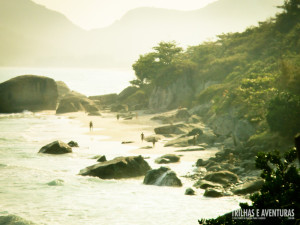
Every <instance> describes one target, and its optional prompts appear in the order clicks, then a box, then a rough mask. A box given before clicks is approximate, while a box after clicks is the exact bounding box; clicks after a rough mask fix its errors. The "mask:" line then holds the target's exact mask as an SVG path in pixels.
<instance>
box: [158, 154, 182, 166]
mask: <svg viewBox="0 0 300 225" xmlns="http://www.w3.org/2000/svg"><path fill="white" fill-rule="evenodd" d="M179 160H180V157H179V156H177V155H174V154H166V155H163V156H161V157H159V158H157V159H156V160H155V163H158V164H167V163H174V162H179Z"/></svg>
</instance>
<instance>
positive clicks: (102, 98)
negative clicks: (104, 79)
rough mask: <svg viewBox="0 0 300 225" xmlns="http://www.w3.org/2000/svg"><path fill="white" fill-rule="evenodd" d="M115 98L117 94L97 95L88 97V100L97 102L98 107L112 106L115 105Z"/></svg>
mask: <svg viewBox="0 0 300 225" xmlns="http://www.w3.org/2000/svg"><path fill="white" fill-rule="evenodd" d="M117 98H118V95H117V94H107V95H97V96H90V97H89V99H90V100H93V101H95V100H96V101H98V103H99V105H112V104H114V103H116V101H117Z"/></svg>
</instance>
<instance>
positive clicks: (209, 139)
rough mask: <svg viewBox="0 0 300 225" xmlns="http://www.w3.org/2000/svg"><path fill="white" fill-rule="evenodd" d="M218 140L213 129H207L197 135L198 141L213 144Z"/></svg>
mask: <svg viewBox="0 0 300 225" xmlns="http://www.w3.org/2000/svg"><path fill="white" fill-rule="evenodd" d="M215 140H216V135H215V134H214V133H213V132H212V131H211V130H205V131H203V133H202V134H199V135H197V143H207V144H213V143H214V142H215Z"/></svg>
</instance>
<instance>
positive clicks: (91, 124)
mask: <svg viewBox="0 0 300 225" xmlns="http://www.w3.org/2000/svg"><path fill="white" fill-rule="evenodd" d="M92 130H93V122H92V121H90V131H92Z"/></svg>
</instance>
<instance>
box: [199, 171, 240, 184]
mask: <svg viewBox="0 0 300 225" xmlns="http://www.w3.org/2000/svg"><path fill="white" fill-rule="evenodd" d="M203 179H204V180H208V181H212V182H215V183H218V184H222V185H223V186H229V185H231V184H235V183H237V182H238V181H239V178H238V176H237V175H236V174H234V173H232V172H229V171H218V172H211V173H209V174H207V175H206V176H205V177H204V178H203Z"/></svg>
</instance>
